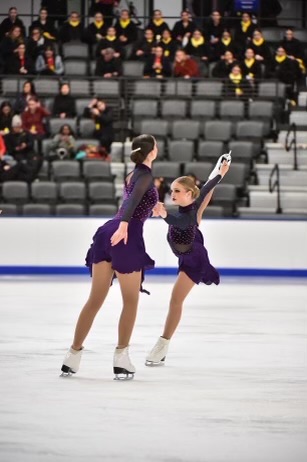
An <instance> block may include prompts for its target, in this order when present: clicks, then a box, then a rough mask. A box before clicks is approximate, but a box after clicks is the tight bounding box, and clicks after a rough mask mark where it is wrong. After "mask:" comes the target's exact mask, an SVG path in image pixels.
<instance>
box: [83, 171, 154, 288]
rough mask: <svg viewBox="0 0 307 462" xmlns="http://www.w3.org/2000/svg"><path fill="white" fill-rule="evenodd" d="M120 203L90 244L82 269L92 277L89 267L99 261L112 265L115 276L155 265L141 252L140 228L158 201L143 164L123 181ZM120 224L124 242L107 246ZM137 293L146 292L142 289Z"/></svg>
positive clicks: (142, 244)
mask: <svg viewBox="0 0 307 462" xmlns="http://www.w3.org/2000/svg"><path fill="white" fill-rule="evenodd" d="M123 199H124V200H123V203H122V205H121V207H120V209H119V210H118V212H117V214H116V215H115V217H114V218H113V219H112V220H109V221H107V222H106V223H105V224H104V225H103V226H101V227H100V228H98V230H97V231H96V233H95V235H94V237H93V243H92V245H91V247H90V249H89V251H88V252H87V255H86V266H88V267H89V269H90V273H91V274H92V264H93V263H99V262H101V261H107V262H112V268H113V269H114V270H115V271H118V272H119V273H122V274H126V273H133V272H134V271H142V282H143V280H144V270H149V269H152V268H154V265H155V262H154V261H153V260H152V259H151V258H150V257H149V255H148V254H147V253H146V250H145V244H144V239H143V224H144V222H145V220H146V219H147V218H149V217H150V216H151V214H152V209H153V207H154V206H155V205H156V203H157V201H158V192H157V189H156V187H155V186H154V182H153V176H152V174H151V169H150V168H149V167H147V166H146V165H144V164H137V165H136V166H135V169H134V171H133V174H132V177H131V178H130V182H129V184H127V182H126V181H125V185H124V197H123ZM121 221H126V222H128V223H129V226H128V241H127V244H124V242H123V241H121V242H119V243H118V244H117V245H115V246H111V242H110V239H111V236H112V235H113V234H114V233H115V231H116V230H117V228H118V226H119V224H120V222H121ZM140 290H141V292H146V291H145V290H143V289H142V286H141V289H140Z"/></svg>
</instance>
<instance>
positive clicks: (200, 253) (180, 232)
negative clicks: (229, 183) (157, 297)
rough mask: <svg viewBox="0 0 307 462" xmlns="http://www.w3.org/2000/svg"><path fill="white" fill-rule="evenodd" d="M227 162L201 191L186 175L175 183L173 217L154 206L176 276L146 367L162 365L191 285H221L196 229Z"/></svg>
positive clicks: (225, 160)
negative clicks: (161, 220)
mask: <svg viewBox="0 0 307 462" xmlns="http://www.w3.org/2000/svg"><path fill="white" fill-rule="evenodd" d="M230 162H231V156H230V154H224V155H223V156H221V157H220V158H219V160H218V162H217V164H216V166H215V168H214V170H213V171H212V173H211V174H210V176H209V180H208V181H207V183H206V184H205V185H204V186H203V187H202V188H201V190H199V189H198V187H197V186H196V185H195V184H194V181H193V180H192V179H191V178H189V177H187V176H183V177H180V178H177V179H176V180H174V182H173V183H172V185H171V190H172V193H171V196H172V201H173V202H174V203H175V204H176V205H178V206H179V209H178V213H176V214H175V215H171V214H169V213H168V212H167V211H166V210H165V208H164V205H163V204H162V203H160V202H159V203H158V204H157V206H156V207H155V214H158V215H159V216H160V217H162V218H164V220H165V221H166V223H168V225H169V228H168V234H167V240H168V243H169V245H170V247H171V249H172V251H173V253H174V254H175V255H176V256H177V257H178V260H179V261H178V262H179V269H178V273H179V274H178V277H177V280H176V282H175V285H174V288H173V291H172V295H171V300H170V304H169V311H168V315H167V318H166V321H165V325H164V330H163V334H162V336H161V337H159V339H158V341H157V343H156V344H155V346H154V347H153V349H152V350H151V352H150V353H149V354H148V355H147V357H146V362H145V364H146V366H157V365H163V364H164V361H165V357H166V355H167V352H168V347H169V342H170V339H171V338H172V336H173V334H174V332H175V330H176V329H177V326H178V324H179V322H180V319H181V314H182V306H183V302H184V300H185V298H186V297H187V295H188V294H189V292H190V291H191V289H192V288H193V286H194V285H195V284H199V283H200V282H203V283H204V284H207V285H209V284H212V283H213V284H219V282H220V277H219V273H218V272H217V270H216V269H215V268H214V267H213V266H212V265H211V264H210V261H209V258H208V252H207V250H206V248H205V247H204V238H203V235H202V234H201V232H200V230H199V228H198V226H199V224H200V222H201V218H202V214H203V212H204V210H205V209H206V207H207V205H208V204H209V202H210V200H211V197H212V194H213V189H214V188H215V186H216V185H217V184H218V183H219V182H220V181H221V179H222V178H223V177H224V175H225V174H226V173H227V172H228V170H229V165H230Z"/></svg>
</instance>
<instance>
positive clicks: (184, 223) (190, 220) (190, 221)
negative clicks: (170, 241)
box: [164, 211, 196, 229]
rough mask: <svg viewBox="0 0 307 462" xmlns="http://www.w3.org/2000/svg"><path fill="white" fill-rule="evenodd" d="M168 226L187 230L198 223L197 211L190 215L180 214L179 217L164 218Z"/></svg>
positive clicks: (168, 216) (168, 215)
mask: <svg viewBox="0 0 307 462" xmlns="http://www.w3.org/2000/svg"><path fill="white" fill-rule="evenodd" d="M164 221H166V223H167V224H169V225H173V226H176V228H179V229H186V228H188V227H189V226H191V225H195V223H196V215H195V211H190V212H189V213H180V214H178V215H172V214H167V216H166V217H165V218H164Z"/></svg>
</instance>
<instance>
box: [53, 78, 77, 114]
mask: <svg viewBox="0 0 307 462" xmlns="http://www.w3.org/2000/svg"><path fill="white" fill-rule="evenodd" d="M76 114H77V110H76V102H75V98H73V96H71V94H70V85H69V83H67V82H63V83H62V84H61V86H60V91H59V94H58V95H56V97H55V98H54V103H53V109H52V115H53V117H60V118H61V119H65V118H67V117H75V116H76Z"/></svg>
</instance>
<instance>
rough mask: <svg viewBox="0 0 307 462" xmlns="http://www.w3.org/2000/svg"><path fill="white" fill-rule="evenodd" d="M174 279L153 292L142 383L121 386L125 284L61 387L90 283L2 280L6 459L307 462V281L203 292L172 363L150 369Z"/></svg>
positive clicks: (146, 304)
mask: <svg viewBox="0 0 307 462" xmlns="http://www.w3.org/2000/svg"><path fill="white" fill-rule="evenodd" d="M172 281H173V280H172V279H170V278H165V279H161V278H158V277H150V278H147V279H146V283H145V288H146V289H149V290H150V291H151V296H147V295H146V294H142V295H141V297H140V308H139V315H138V319H137V324H136V328H135V331H134V335H133V339H132V342H131V348H130V353H131V358H132V361H133V363H134V364H135V366H136V368H137V373H136V375H135V379H134V380H133V381H130V382H116V381H113V374H112V357H113V350H114V347H115V344H116V329H117V319H118V316H119V313H120V309H121V300H120V295H119V288H118V285H117V284H116V283H115V284H114V286H113V287H112V289H111V290H110V293H109V296H108V299H107V302H106V304H105V306H104V307H103V309H102V310H101V311H100V313H99V314H98V316H97V318H96V322H95V325H94V327H93V329H92V331H91V333H90V335H89V337H88V339H87V341H86V344H85V347H86V349H85V352H84V355H83V360H82V363H81V368H80V371H79V373H78V374H77V375H76V376H73V377H71V378H60V377H59V374H60V367H61V364H62V360H63V357H64V354H65V352H66V349H67V348H68V347H69V345H70V344H71V341H72V334H73V329H74V324H75V321H76V318H77V316H78V314H79V311H80V309H81V306H82V304H83V302H84V301H85V299H86V297H87V295H88V290H89V286H90V279H89V278H88V277H83V276H80V277H62V278H61V279H60V278H56V277H54V278H53V277H36V278H35V277H32V278H31V277H15V278H12V277H2V278H0V290H1V292H0V294H1V295H0V312H1V325H0V326H1V327H0V329H1V369H0V370H1V381H0V385H1V409H0V425H1V427H0V461H1V462H44V461H48V462H49V461H50V462H86V461H88V462H93V461H95V462H96V461H97V462H98V461H106V462H306V460H307V406H306V403H307V386H306V383H307V380H306V378H307V370H306V362H307V361H306V359H307V335H306V334H307V323H306V321H307V285H306V279H305V280H304V279H301V280H285V279H276V280H275V279H267V280H260V279H244V278H243V279H230V278H224V279H223V280H222V283H221V285H220V286H218V287H216V286H214V287H206V286H200V287H196V288H195V289H194V290H193V291H192V293H191V295H190V296H189V298H188V300H187V302H186V305H185V312H184V317H183V319H182V323H181V325H180V327H179V330H178V331H177V334H176V336H175V337H174V339H173V341H172V342H171V346H170V351H169V354H168V357H167V359H166V364H165V366H164V367H159V368H157V367H156V368H148V367H145V365H144V358H145V355H146V353H147V351H148V350H149V349H150V348H151V347H152V346H153V344H154V343H155V342H156V339H157V337H158V336H159V335H160V334H161V329H162V324H163V321H164V318H165V315H166V310H167V301H168V299H169V296H170V291H171V288H172Z"/></svg>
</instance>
